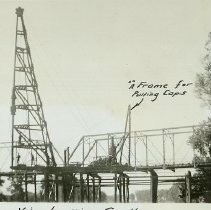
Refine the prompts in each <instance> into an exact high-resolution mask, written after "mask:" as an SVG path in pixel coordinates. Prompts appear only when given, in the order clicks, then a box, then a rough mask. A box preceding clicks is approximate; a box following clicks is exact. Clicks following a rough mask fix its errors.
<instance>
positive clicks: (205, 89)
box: [195, 33, 211, 108]
mask: <svg viewBox="0 0 211 210" xmlns="http://www.w3.org/2000/svg"><path fill="white" fill-rule="evenodd" d="M208 37H209V38H208V41H207V42H206V44H205V55H204V58H203V61H202V63H203V67H204V71H203V72H201V73H198V74H197V75H196V82H195V91H196V93H197V96H198V98H200V99H201V100H202V101H203V102H204V103H205V104H206V105H207V106H208V107H209V108H210V107H211V82H210V81H211V33H209V36H208Z"/></svg>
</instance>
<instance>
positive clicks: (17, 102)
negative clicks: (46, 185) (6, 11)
mask: <svg viewBox="0 0 211 210" xmlns="http://www.w3.org/2000/svg"><path fill="white" fill-rule="evenodd" d="M23 11H24V10H23V9H22V8H20V7H19V8H17V9H16V14H17V21H16V37H15V59H14V76H13V90H12V106H11V114H12V151H11V152H12V161H11V167H14V166H17V165H20V164H23V165H37V164H41V165H46V166H56V161H55V158H54V153H53V146H52V143H51V141H50V138H49V134H48V129H47V123H46V120H45V117H44V113H43V105H42V101H41V99H40V95H39V92H38V83H37V80H36V77H35V73H34V65H33V62H32V57H31V51H30V47H29V44H28V39H27V32H26V28H25V25H24V19H23Z"/></svg>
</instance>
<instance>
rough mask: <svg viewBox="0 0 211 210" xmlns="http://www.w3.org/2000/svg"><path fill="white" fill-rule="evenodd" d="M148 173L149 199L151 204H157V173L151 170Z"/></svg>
mask: <svg viewBox="0 0 211 210" xmlns="http://www.w3.org/2000/svg"><path fill="white" fill-rule="evenodd" d="M149 172H150V175H151V177H150V193H151V199H152V203H157V191H158V175H157V173H156V172H155V171H154V170H153V169H151V170H149Z"/></svg>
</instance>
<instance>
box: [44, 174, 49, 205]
mask: <svg viewBox="0 0 211 210" xmlns="http://www.w3.org/2000/svg"><path fill="white" fill-rule="evenodd" d="M44 184H45V193H44V200H45V201H46V202H48V201H49V174H48V172H47V171H45V172H44Z"/></svg>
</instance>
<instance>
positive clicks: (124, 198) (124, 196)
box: [122, 176, 126, 203]
mask: <svg viewBox="0 0 211 210" xmlns="http://www.w3.org/2000/svg"><path fill="white" fill-rule="evenodd" d="M122 179H123V185H122V187H123V201H124V203H126V195H125V177H124V176H123V177H122Z"/></svg>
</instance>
